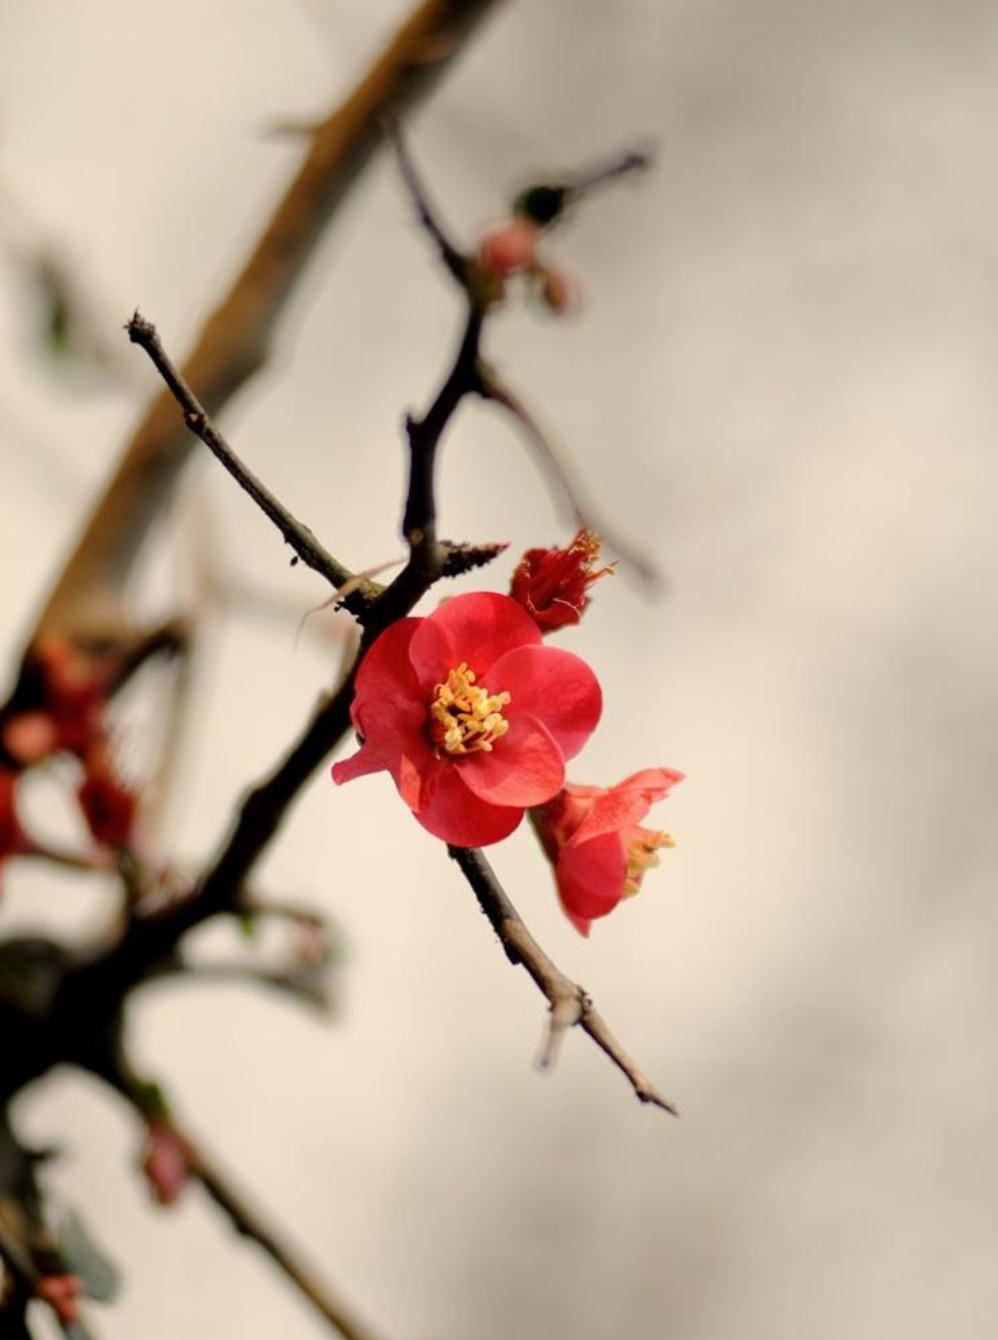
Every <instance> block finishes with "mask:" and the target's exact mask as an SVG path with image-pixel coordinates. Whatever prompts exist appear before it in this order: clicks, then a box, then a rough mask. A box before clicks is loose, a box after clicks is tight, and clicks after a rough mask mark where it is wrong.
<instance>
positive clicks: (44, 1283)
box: [35, 1275, 84, 1326]
mask: <svg viewBox="0 0 998 1340" xmlns="http://www.w3.org/2000/svg"><path fill="white" fill-rule="evenodd" d="M83 1292H84V1289H83V1281H82V1280H81V1279H80V1277H79V1275H42V1277H41V1278H40V1279H39V1280H37V1281H36V1282H35V1293H36V1294H37V1295H38V1297H39V1298H43V1299H44V1300H45V1302H46V1303H48V1304H49V1305H50V1307H51V1308H52V1309H53V1311H54V1312H55V1314H56V1316H57V1317H58V1318H59V1320H60V1321H61V1322H63V1323H64V1324H65V1325H67V1326H69V1325H72V1324H73V1323H74V1322H77V1321H79V1320H80V1298H81V1297H82V1296H83Z"/></svg>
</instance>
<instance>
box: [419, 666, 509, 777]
mask: <svg viewBox="0 0 998 1340" xmlns="http://www.w3.org/2000/svg"><path fill="white" fill-rule="evenodd" d="M433 692H434V695H435V696H434V699H433V702H432V703H431V704H430V737H431V739H432V740H433V743H434V744H435V745H436V747H437V756H438V757H439V755H440V752H441V750H443V751H444V752H445V753H448V754H471V753H474V752H475V751H476V750H482V751H483V752H484V753H486V754H489V753H491V752H492V746H493V744H494V743H495V742H496V740H498V739H499V737H500V736H502V735H505V734H506V732H507V730H509V722H508V721H507V720H506V719H505V718H504V717H503V714H502V709H503V708H504V707H505V706H506V705H507V704H508V702H509V694H508V693H489V691H488V689H485V688H481V687H479V686H478V685H476V684H475V672H474V671H473V670H469V669H468V664H467V662H466V661H462V662H461V664H460V665H459V666H458V667H457V668H456V669H454V670H449V671H448V672H447V679H446V681H445V682H444V683H443V684H437V685H436V686H435V687H434V690H433Z"/></svg>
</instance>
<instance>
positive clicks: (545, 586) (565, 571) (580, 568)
mask: <svg viewBox="0 0 998 1340" xmlns="http://www.w3.org/2000/svg"><path fill="white" fill-rule="evenodd" d="M599 551H600V540H599V536H598V535H596V534H594V533H593V531H591V530H590V529H589V528H588V526H582V527H581V529H580V530H579V531H578V533H577V534H576V536H575V538H574V540H573V541H572V543H571V544H570V545H569V546H568V548H567V549H528V550H527V552H526V553H525V554H524V555H523V558H521V560H520V562H519V564H518V566H517V568H516V571H515V572H514V573H513V580H512V583H511V584H510V590H509V593H510V595H511V596H512V597H513V599H514V600H516V601H518V602H519V603H520V604H521V605H522V606H523V608H524V609H525V610H526V611H527V613H528V614H529V615H530V617H531V618H532V619H533V620H534V622H535V623H536V624H537V626H538V628H540V629H542V630H543V631H545V632H552V631H553V630H554V629H556V628H564V627H566V626H567V625H569V624H577V623H578V622H579V620H580V619H581V618H582V613H583V611H584V610H585V609H586V607H587V606H588V605H589V602H590V597H589V596H588V595H587V594H586V593H587V591H588V590H589V587H590V586H592V584H593V582H597V581H599V579H600V578H601V577H605V576H607V575H608V574H609V573H612V572H613V566H612V564H610V565H607V566H606V567H602V568H596V569H594V567H593V564H594V563H595V562H596V559H597V558H598V557H599Z"/></svg>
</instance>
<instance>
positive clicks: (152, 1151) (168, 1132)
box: [142, 1121, 191, 1205]
mask: <svg viewBox="0 0 998 1340" xmlns="http://www.w3.org/2000/svg"><path fill="white" fill-rule="evenodd" d="M142 1171H143V1173H144V1174H145V1177H146V1181H147V1182H148V1183H149V1186H150V1187H151V1188H152V1193H153V1195H154V1196H155V1197H156V1199H157V1200H158V1201H159V1203H160V1205H173V1204H174V1203H175V1201H176V1200H177V1199H178V1197H179V1196H180V1193H181V1192H182V1191H183V1189H184V1187H185V1186H186V1185H187V1182H188V1180H189V1178H190V1175H191V1169H190V1162H189V1159H188V1155H187V1145H186V1144H185V1142H184V1140H183V1138H182V1137H181V1136H180V1135H178V1133H177V1132H176V1131H175V1130H174V1129H173V1127H172V1126H171V1125H170V1123H169V1122H167V1121H153V1122H151V1123H150V1125H149V1134H148V1137H147V1139H146V1147H145V1151H144V1153H143V1157H142Z"/></svg>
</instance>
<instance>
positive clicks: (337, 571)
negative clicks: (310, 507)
mask: <svg viewBox="0 0 998 1340" xmlns="http://www.w3.org/2000/svg"><path fill="white" fill-rule="evenodd" d="M125 329H126V330H127V331H128V338H129V339H130V340H131V342H132V343H133V344H137V345H139V347H140V348H142V349H144V350H145V352H146V353H147V354H148V355H149V358H150V359H151V361H152V363H153V366H154V367H155V368H156V371H157V372H158V373H159V375H160V376H161V377H162V378H163V380H164V381H165V382H166V384H167V386H168V387H169V389H170V393H171V394H172V396H173V398H174V399H175V400H176V402H177V404H178V405H179V406H180V408H181V410H182V411H183V416H184V423H186V425H187V427H188V428H189V429H190V430H191V432H192V433H193V434H194V435H195V436H196V437H199V438H200V439H201V441H202V442H203V443H204V444H205V446H206V447H207V448H208V450H209V451H210V452H211V453H212V455H213V456H214V457H215V459H216V460H217V461H219V462H220V463H221V464H222V465H223V466H224V467H225V469H226V470H227V471H228V472H229V474H230V475H231V476H232V478H233V479H234V480H235V481H236V483H237V484H238V485H239V487H240V488H241V489H242V490H243V492H244V493H248V494H249V496H250V497H251V498H252V499H253V501H254V502H255V503H256V505H257V507H259V508H260V510H261V511H262V512H263V513H264V515H265V516H267V517H268V518H269V519H270V520H271V521H272V522H273V523H274V525H275V526H276V527H277V529H278V530H279V531H280V532H281V534H282V535H283V536H284V540H285V543H286V544H289V545H290V546H291V548H292V549H293V550H294V551H295V553H296V554H297V555H298V557H299V558H300V559H301V561H302V562H303V563H304V564H305V566H306V567H308V568H311V569H312V571H313V572H317V573H318V574H319V576H320V577H324V578H325V579H326V581H327V582H329V584H330V585H331V586H332V587H333V588H334V589H335V590H339V588H340V587H343V586H346V584H347V583H348V582H353V581H354V580H355V576H356V575H355V574H354V573H353V572H351V571H350V569H349V568H346V567H344V566H343V564H342V563H340V562H338V561H337V560H336V559H335V558H333V556H332V554H330V553H329V552H327V550H326V549H324V548H323V546H322V545H321V544H320V543H319V541H318V540H317V539H316V538H315V536H314V534H313V533H312V531H311V530H309V528H308V526H305V525H303V524H302V523H301V522H300V521H298V520H297V518H296V517H294V516H292V515H291V513H290V512H289V511H288V509H287V508H286V507H285V506H284V504H283V503H281V502H279V501H278V499H277V498H276V497H275V496H274V494H273V493H271V491H270V489H268V488H267V486H266V485H265V484H264V483H263V482H262V481H261V480H260V479H258V478H257V476H256V475H255V474H254V473H253V471H252V470H251V469H250V468H249V466H247V465H246V464H244V462H243V461H242V460H240V458H239V457H238V456H237V455H236V453H235V451H233V449H232V447H231V446H230V445H229V443H228V442H227V441H226V440H225V438H224V437H223V436H222V434H221V433H220V432H219V431H218V429H217V428H216V427H215V425H214V424H213V423H212V421H211V419H210V418H209V416H208V413H207V411H206V410H205V408H204V406H203V405H202V404H201V402H200V401H199V400H198V398H197V396H196V395H195V394H194V392H193V391H192V390H191V388H190V387H189V386H188V384H187V382H186V381H185V380H184V377H183V374H182V373H180V372H179V371H178V369H177V368H176V366H175V365H174V363H173V362H172V360H171V359H170V356H169V355H168V354H167V352H166V350H165V349H164V348H163V343H162V341H161V340H160V338H159V333H158V332H157V330H156V327H155V326H154V325H153V323H152V322H151V321H147V320H146V319H145V317H143V316H141V315H140V314H139V313H138V312H136V313H135V314H134V315H133V316H132V318H131V320H130V321H129V322H128V324H127V325H126V327H125ZM348 600H349V597H348ZM365 603H366V601H365Z"/></svg>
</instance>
